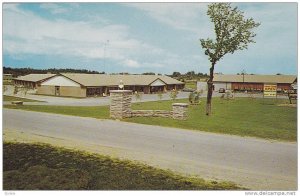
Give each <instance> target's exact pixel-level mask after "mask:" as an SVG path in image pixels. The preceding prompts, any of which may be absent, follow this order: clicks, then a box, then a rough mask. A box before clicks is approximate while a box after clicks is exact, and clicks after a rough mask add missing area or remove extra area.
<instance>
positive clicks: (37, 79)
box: [14, 74, 56, 82]
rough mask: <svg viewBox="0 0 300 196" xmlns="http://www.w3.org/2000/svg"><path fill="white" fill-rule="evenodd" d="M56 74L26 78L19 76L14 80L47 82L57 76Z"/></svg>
mask: <svg viewBox="0 0 300 196" xmlns="http://www.w3.org/2000/svg"><path fill="white" fill-rule="evenodd" d="M55 75H56V74H28V75H26V76H19V77H17V78H14V80H22V81H29V82H38V81H41V80H45V79H48V78H51V77H53V76H55Z"/></svg>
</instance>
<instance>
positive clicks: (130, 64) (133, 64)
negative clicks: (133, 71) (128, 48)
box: [124, 59, 141, 68]
mask: <svg viewBox="0 0 300 196" xmlns="http://www.w3.org/2000/svg"><path fill="white" fill-rule="evenodd" d="M124 64H125V65H126V66H127V67H131V68H138V67H140V66H141V65H140V64H139V63H138V62H137V61H134V60H131V59H127V60H125V62H124Z"/></svg>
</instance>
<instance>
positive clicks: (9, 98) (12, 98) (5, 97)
mask: <svg viewBox="0 0 300 196" xmlns="http://www.w3.org/2000/svg"><path fill="white" fill-rule="evenodd" d="M3 101H23V102H42V101H38V100H33V99H26V98H21V97H14V96H8V95H3Z"/></svg>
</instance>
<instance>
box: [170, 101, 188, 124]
mask: <svg viewBox="0 0 300 196" xmlns="http://www.w3.org/2000/svg"><path fill="white" fill-rule="evenodd" d="M172 107H173V108H172V118H173V119H178V120H186V119H187V117H188V113H187V111H188V104H187V103H173V104H172Z"/></svg>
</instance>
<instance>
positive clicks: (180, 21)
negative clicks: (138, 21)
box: [125, 3, 212, 36]
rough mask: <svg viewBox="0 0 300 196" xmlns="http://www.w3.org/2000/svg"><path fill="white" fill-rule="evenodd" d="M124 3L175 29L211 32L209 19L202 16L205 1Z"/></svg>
mask: <svg viewBox="0 0 300 196" xmlns="http://www.w3.org/2000/svg"><path fill="white" fill-rule="evenodd" d="M125 5H127V6H130V7H134V8H136V9H139V10H142V11H144V12H146V13H147V14H148V15H149V16H150V17H152V18H154V19H155V20H157V21H159V22H161V23H163V24H166V25H168V26H170V27H173V28H175V29H177V30H185V31H191V32H193V33H197V34H202V35H203V36H208V35H210V34H211V33H212V31H211V30H210V28H209V27H210V26H211V25H210V23H209V19H208V18H206V17H203V16H205V15H206V11H207V3H128V4H125ZM201 27H205V28H201Z"/></svg>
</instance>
